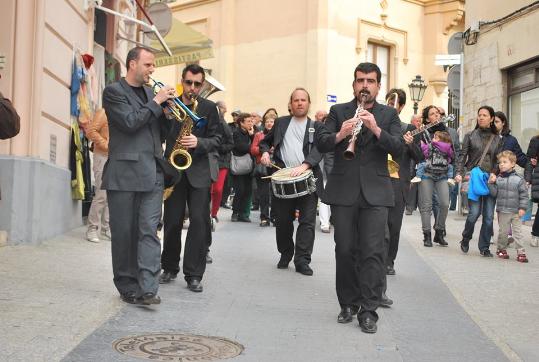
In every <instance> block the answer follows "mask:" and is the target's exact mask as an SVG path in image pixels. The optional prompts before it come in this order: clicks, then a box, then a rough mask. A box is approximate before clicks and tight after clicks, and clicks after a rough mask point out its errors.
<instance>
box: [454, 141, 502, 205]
mask: <svg viewBox="0 0 539 362" xmlns="http://www.w3.org/2000/svg"><path fill="white" fill-rule="evenodd" d="M494 137H496V136H494V135H491V136H490V139H489V140H488V143H487V147H485V149H484V150H483V154H482V155H481V158H480V159H479V163H478V164H477V166H475V167H474V168H479V166H480V165H481V164H482V163H483V159H484V158H485V156H486V155H487V152H488V150H489V148H490V145H491V143H492V140H493V139H494ZM472 170H473V169H472ZM470 173H471V170H470V171H467V172H466V174H465V175H464V177H463V178H462V184H461V186H460V191H461V192H462V193H466V194H467V193H468V191H469V190H470Z"/></svg>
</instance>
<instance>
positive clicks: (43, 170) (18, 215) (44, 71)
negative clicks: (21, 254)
mask: <svg viewBox="0 0 539 362" xmlns="http://www.w3.org/2000/svg"><path fill="white" fill-rule="evenodd" d="M4 6H6V7H7V9H9V10H8V11H6V12H5V11H4ZM91 21H92V19H91V18H89V17H88V15H87V14H86V12H85V11H84V10H83V0H47V1H38V0H34V1H30V0H29V1H20V0H19V1H17V0H7V1H4V2H3V11H2V12H1V13H0V24H2V25H1V26H2V27H5V29H2V30H3V31H2V33H3V35H2V36H3V37H6V39H2V40H3V41H2V44H9V45H10V47H9V49H8V50H7V55H8V57H7V59H8V61H7V66H6V68H5V69H3V70H1V73H2V80H1V81H0V83H1V84H2V91H5V93H6V94H8V95H10V96H11V97H12V99H13V104H14V106H15V107H16V109H17V111H18V113H19V115H20V116H21V132H20V133H19V135H17V136H16V137H15V138H13V139H11V140H7V141H0V154H2V155H3V156H2V157H1V158H0V169H1V170H2V171H1V173H0V185H1V187H2V196H3V199H2V200H1V201H0V230H5V231H7V234H8V241H9V242H11V243H19V242H37V241H40V240H44V239H47V238H49V237H51V236H54V235H56V234H58V233H60V232H63V231H65V230H67V229H70V228H72V227H74V226H76V225H80V224H81V222H82V214H81V205H80V202H77V201H73V200H72V199H71V183H70V179H71V172H70V171H69V169H68V167H69V145H70V124H71V118H70V111H69V110H70V108H69V107H70V83H71V66H72V58H73V49H74V48H79V49H80V50H81V51H82V52H88V47H89V44H90V43H91V39H90V38H89V37H90V36H91V34H92V33H91V32H90V31H89V29H90V28H92V27H91ZM4 30H5V31H4ZM4 40H5V41H6V42H5V43H4ZM5 80H7V81H8V82H6V83H4V81H5Z"/></svg>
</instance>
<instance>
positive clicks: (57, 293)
mask: <svg viewBox="0 0 539 362" xmlns="http://www.w3.org/2000/svg"><path fill="white" fill-rule="evenodd" d="M220 216H221V219H222V221H221V222H220V223H219V224H218V226H217V231H216V233H214V244H213V246H212V256H213V257H214V263H213V264H211V265H208V268H207V270H206V275H205V277H204V280H203V285H204V292H203V293H192V292H190V291H188V290H187V288H186V284H185V282H184V281H183V278H181V277H180V278H178V279H177V280H176V281H174V282H172V283H171V284H169V285H164V286H161V288H160V293H159V294H160V295H161V298H162V299H163V302H162V304H161V305H159V306H156V307H151V308H142V307H136V306H132V305H125V304H122V303H121V302H120V301H119V298H118V296H117V294H116V292H115V290H114V287H113V285H112V273H111V267H110V244H109V243H108V242H102V243H99V244H93V243H89V242H86V241H84V240H82V238H83V235H84V228H80V229H76V230H73V231H72V232H69V233H67V234H65V235H62V236H61V237H58V238H55V239H54V240H50V241H48V242H46V243H44V244H42V245H39V246H7V247H3V248H0V273H1V275H2V278H0V286H1V288H2V291H3V293H2V297H0V313H1V315H2V319H1V324H0V326H1V327H2V329H3V330H4V331H6V333H4V334H3V335H2V338H1V342H2V343H0V353H1V355H2V356H3V357H2V360H7V361H57V360H61V359H63V360H64V361H137V360H139V359H133V358H129V357H127V356H125V355H122V354H119V353H118V352H116V351H114V350H113V349H112V343H113V341H114V340H116V339H118V338H122V337H126V336H130V335H140V334H145V333H156V332H164V333H167V332H168V333H192V334H198V335H206V336H219V337H224V338H228V339H230V340H234V341H236V342H238V343H240V344H242V345H243V346H244V347H245V350H244V352H243V353H242V354H241V355H240V356H238V357H236V358H235V359H233V360H234V361H236V360H237V361H373V360H379V361H434V360H436V361H455V360H460V361H505V360H526V361H534V360H538V359H539V346H538V344H537V343H536V336H537V328H536V324H537V321H539V318H538V317H539V316H538V313H539V312H538V311H539V308H538V307H539V305H538V304H539V302H538V300H539V299H538V297H539V296H538V295H537V294H538V288H537V287H536V286H535V285H536V280H537V276H538V270H539V267H538V265H539V252H538V250H537V249H534V250H529V251H528V252H529V258H530V263H528V264H526V265H524V264H520V263H517V262H516V261H515V260H514V250H511V251H512V253H511V254H512V255H511V256H512V259H510V260H504V261H502V260H498V259H488V260H487V259H484V258H481V257H480V256H479V254H478V252H477V251H476V250H474V248H473V246H474V244H471V248H470V252H469V253H468V255H462V253H461V252H460V250H459V248H458V244H457V241H458V240H459V234H460V231H461V229H462V225H463V220H458V217H457V216H455V215H453V214H450V217H449V221H448V237H447V239H448V241H449V242H450V245H449V247H448V248H441V247H433V248H428V249H427V248H424V247H423V246H422V243H421V232H420V226H419V223H420V221H419V217H418V215H412V216H405V223H404V227H403V233H402V239H401V248H400V250H399V256H398V259H397V264H396V270H397V275H396V276H394V277H390V278H389V289H388V294H389V296H390V297H391V298H392V299H394V301H395V304H394V306H393V307H392V308H390V309H381V310H380V321H379V329H378V333H376V334H374V335H366V334H364V333H362V332H361V331H360V329H359V327H358V325H357V322H356V321H354V323H350V324H346V325H340V324H337V323H336V316H337V314H338V312H339V308H338V304H337V301H336V296H335V289H334V273H335V271H334V268H335V261H334V260H335V259H334V251H333V249H334V244H333V234H323V233H321V232H319V231H317V233H316V241H315V248H314V253H313V261H312V264H311V266H312V267H313V269H314V276H313V277H306V276H303V275H300V274H298V273H295V272H294V270H293V267H292V266H291V267H290V268H289V269H288V270H278V269H276V267H275V265H276V263H277V260H278V254H277V252H276V247H275V241H274V240H275V237H274V229H273V228H260V227H259V226H258V223H256V222H253V223H252V224H245V223H230V222H229V221H228V220H229V219H230V213H229V212H227V211H226V210H223V211H221V215H220ZM256 216H257V214H254V215H252V219H253V221H255V219H256V218H257V217H256ZM456 218H457V220H456ZM525 231H528V229H525Z"/></svg>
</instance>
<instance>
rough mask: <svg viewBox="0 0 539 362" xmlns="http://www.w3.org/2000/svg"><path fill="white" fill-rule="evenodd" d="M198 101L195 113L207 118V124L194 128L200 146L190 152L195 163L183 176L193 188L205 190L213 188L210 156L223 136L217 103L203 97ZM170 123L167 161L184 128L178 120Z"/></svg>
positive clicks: (166, 152)
mask: <svg viewBox="0 0 539 362" xmlns="http://www.w3.org/2000/svg"><path fill="white" fill-rule="evenodd" d="M197 100H198V107H197V109H196V111H195V112H194V113H195V114H196V115H198V116H199V117H202V118H205V119H206V120H207V123H206V125H205V126H204V127H201V128H196V127H195V126H193V129H192V132H191V133H192V134H193V135H195V136H196V137H197V139H198V144H197V146H196V148H195V149H194V150H192V149H191V150H189V153H190V154H191V157H192V159H193V163H192V164H191V166H190V167H189V168H187V169H186V170H185V171H183V175H184V177H185V176H186V177H187V179H188V180H189V183H190V184H191V186H193V187H195V188H203V187H210V186H211V182H212V177H211V170H210V154H213V152H214V151H216V150H217V146H218V145H219V142H220V141H221V135H220V133H219V130H218V127H219V114H218V112H217V106H216V105H215V103H213V102H212V101H210V100H207V99H204V98H201V97H199V98H198V99H197ZM170 122H171V126H170V132H169V133H168V135H167V137H166V149H165V158H166V159H167V160H168V157H169V155H170V153H171V152H172V148H173V147H174V144H175V143H176V138H177V137H178V134H179V133H180V130H181V127H182V124H180V123H179V122H177V121H176V120H172V121H170ZM212 162H213V161H212Z"/></svg>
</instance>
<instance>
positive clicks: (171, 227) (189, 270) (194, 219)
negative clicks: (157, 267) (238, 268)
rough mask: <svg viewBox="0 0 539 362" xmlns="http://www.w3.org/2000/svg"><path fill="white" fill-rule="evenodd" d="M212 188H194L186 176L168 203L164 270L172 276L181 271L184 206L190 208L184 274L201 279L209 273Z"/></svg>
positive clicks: (162, 256) (165, 221)
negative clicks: (208, 253)
mask: <svg viewBox="0 0 539 362" xmlns="http://www.w3.org/2000/svg"><path fill="white" fill-rule="evenodd" d="M209 203H210V188H209V187H202V188H195V187H193V186H191V184H190V183H189V180H188V179H187V177H186V176H185V175H184V176H183V177H182V179H181V181H180V182H179V183H178V184H176V186H175V187H174V191H173V192H172V195H170V197H169V198H168V199H167V200H166V201H165V214H164V217H163V224H164V226H163V229H164V243H163V253H162V254H161V268H162V269H163V270H166V271H168V272H171V273H178V272H179V271H180V253H181V249H182V226H183V219H184V216H185V205H186V204H187V206H188V207H189V229H188V230H187V237H186V238H185V248H184V258H183V274H184V276H185V278H186V279H187V278H191V277H197V278H202V276H203V275H204V271H205V270H206V252H207V250H208V241H209V238H210V237H211V226H210V207H209Z"/></svg>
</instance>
